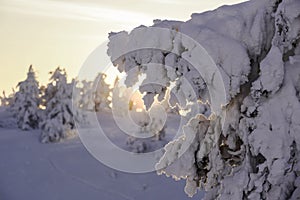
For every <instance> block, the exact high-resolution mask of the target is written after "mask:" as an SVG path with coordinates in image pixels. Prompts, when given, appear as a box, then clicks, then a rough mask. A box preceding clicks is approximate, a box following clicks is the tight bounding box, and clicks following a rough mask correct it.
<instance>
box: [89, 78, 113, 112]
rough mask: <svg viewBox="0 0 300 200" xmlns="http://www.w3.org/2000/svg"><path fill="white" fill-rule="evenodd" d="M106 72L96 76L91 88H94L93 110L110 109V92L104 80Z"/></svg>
mask: <svg viewBox="0 0 300 200" xmlns="http://www.w3.org/2000/svg"><path fill="white" fill-rule="evenodd" d="M105 78H106V74H103V73H99V74H98V76H97V77H96V79H95V81H94V84H93V88H94V90H95V94H94V100H95V111H100V110H108V109H110V106H109V105H110V103H111V101H110V99H109V97H110V95H111V94H110V93H111V89H110V87H109V84H107V83H106V82H105Z"/></svg>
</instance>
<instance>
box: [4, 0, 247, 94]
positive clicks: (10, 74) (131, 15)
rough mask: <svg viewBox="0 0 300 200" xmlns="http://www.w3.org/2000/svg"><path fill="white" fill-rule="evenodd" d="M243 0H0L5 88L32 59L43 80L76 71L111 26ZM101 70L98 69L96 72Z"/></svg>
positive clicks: (185, 14)
mask: <svg viewBox="0 0 300 200" xmlns="http://www.w3.org/2000/svg"><path fill="white" fill-rule="evenodd" d="M239 2H242V1H241V0H223V1H222V0H210V1H200V0H113V1H112V0H99V1H97V0H72V1H71V0H59V1H58V0H26V1H21V0H20V1H18V0H1V1H0V27H1V28H0V44H1V45H0V66H1V68H0V80H1V82H0V90H1V91H2V90H6V91H7V93H10V91H11V88H12V87H15V86H16V85H17V83H18V82H19V81H21V80H23V79H25V77H26V72H27V70H28V67H29V65H30V64H32V65H33V67H34V68H35V70H36V71H37V76H38V80H39V81H40V82H41V84H45V83H47V81H48V79H49V74H48V72H49V71H52V70H54V69H55V68H56V67H58V66H61V67H63V68H66V70H67V72H68V74H69V76H70V77H76V75H77V74H78V71H79V69H80V67H81V65H82V64H83V63H84V61H85V59H86V58H87V57H88V55H89V54H90V53H91V52H92V51H93V50H94V49H95V48H96V47H97V46H98V45H100V44H101V43H103V41H105V40H106V39H107V36H108V33H109V32H111V31H114V32H116V31H122V30H130V29H132V28H134V27H136V26H139V25H141V24H144V25H151V24H152V21H153V20H154V19H170V20H182V21H186V20H188V19H189V18H190V15H191V14H192V13H200V12H203V11H206V10H212V9H215V8H217V7H219V6H221V5H224V4H235V3H239ZM95 74H97V72H96V73H95Z"/></svg>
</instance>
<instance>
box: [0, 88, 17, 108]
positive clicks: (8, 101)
mask: <svg viewBox="0 0 300 200" xmlns="http://www.w3.org/2000/svg"><path fill="white" fill-rule="evenodd" d="M14 96H15V91H14V90H13V93H12V94H9V95H8V96H7V95H6V93H5V91H3V93H2V96H0V101H1V104H0V105H1V106H10V105H12V104H13V101H14Z"/></svg>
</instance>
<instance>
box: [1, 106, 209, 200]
mask: <svg viewBox="0 0 300 200" xmlns="http://www.w3.org/2000/svg"><path fill="white" fill-rule="evenodd" d="M1 112H2V113H0V119H1V118H2V120H0V122H1V121H4V120H5V118H4V119H3V117H7V114H3V111H1ZM6 119H8V118H6ZM102 119H105V117H104V118H103V117H102ZM106 120H107V119H106ZM103 124H109V125H110V126H111V124H110V123H103ZM0 125H1V124H0ZM102 126H103V125H102ZM104 128H107V129H111V128H112V127H104ZM170 128H171V127H170ZM114 130H117V129H114ZM38 138H39V131H27V132H23V131H20V130H18V129H16V128H13V127H11V126H10V128H0V158H1V161H0V199H1V200H19V199H30V200H40V199H43V200H58V199H61V200H67V199H72V200H77V199H78V200H79V199H80V200H82V199H87V200H93V199H98V200H99V199H101V200H124V199H125V200H126V199H143V200H148V199H149V200H150V199H151V200H152V199H172V200H176V199H180V200H183V199H191V198H188V197H187V196H186V194H185V193H184V191H183V188H184V182H183V181H181V182H180V183H178V182H175V181H174V180H172V179H171V178H166V177H165V176H158V175H156V174H155V173H154V172H152V173H147V174H128V173H123V172H119V171H115V170H113V169H110V168H108V167H106V166H104V165H103V164H101V163H100V162H99V161H97V160H96V159H94V158H93V157H92V156H91V155H90V154H89V153H88V152H87V150H86V149H85V148H84V146H83V145H82V143H81V141H80V140H79V138H78V137H76V138H73V139H71V140H67V141H64V142H62V143H56V144H41V143H40V142H39V139H38ZM119 141H121V140H119ZM202 196H203V194H202V193H201V194H198V195H196V196H195V197H194V198H192V199H201V198H202Z"/></svg>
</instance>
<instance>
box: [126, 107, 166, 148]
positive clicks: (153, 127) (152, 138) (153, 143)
mask: <svg viewBox="0 0 300 200" xmlns="http://www.w3.org/2000/svg"><path fill="white" fill-rule="evenodd" d="M165 112H166V111H165V109H164V107H162V106H161V105H159V104H153V105H152V106H151V108H150V109H149V111H146V110H143V111H141V112H136V111H135V110H133V111H130V117H131V118H132V120H133V121H134V122H135V123H136V124H137V125H138V126H139V128H138V130H137V132H136V133H135V134H134V137H132V136H129V137H128V139H127V141H126V144H127V146H128V147H129V150H130V151H132V152H135V153H145V152H151V151H153V150H156V148H157V147H162V146H164V145H165V144H166V143H167V141H166V140H165V129H166V125H165V122H166V117H167V116H166V113H165ZM143 134H146V135H148V137H146V138H139V135H143Z"/></svg>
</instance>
